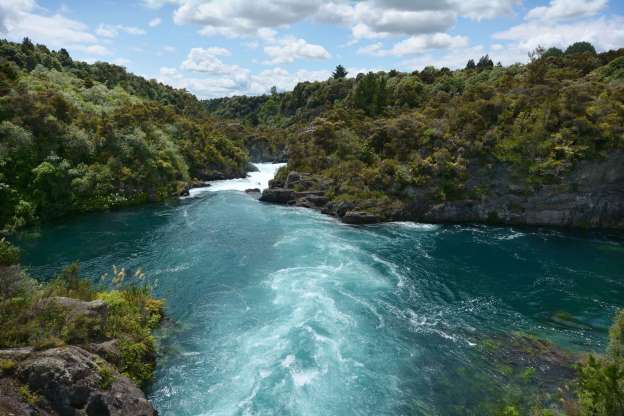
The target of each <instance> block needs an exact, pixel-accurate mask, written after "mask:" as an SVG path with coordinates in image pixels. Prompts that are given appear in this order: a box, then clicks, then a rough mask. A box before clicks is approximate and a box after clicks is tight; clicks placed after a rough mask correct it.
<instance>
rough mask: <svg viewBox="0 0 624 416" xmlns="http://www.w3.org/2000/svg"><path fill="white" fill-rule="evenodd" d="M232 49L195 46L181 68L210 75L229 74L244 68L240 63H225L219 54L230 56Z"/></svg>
mask: <svg viewBox="0 0 624 416" xmlns="http://www.w3.org/2000/svg"><path fill="white" fill-rule="evenodd" d="M229 55H230V51H228V50H227V49H225V48H218V47H211V48H193V49H191V51H190V52H189V54H188V56H187V57H186V60H185V61H184V62H182V65H181V68H182V69H186V70H189V71H193V72H203V73H206V74H210V75H227V74H231V73H235V72H239V71H241V70H243V69H242V68H241V67H239V66H238V65H228V64H224V63H223V62H222V61H221V59H219V56H229Z"/></svg>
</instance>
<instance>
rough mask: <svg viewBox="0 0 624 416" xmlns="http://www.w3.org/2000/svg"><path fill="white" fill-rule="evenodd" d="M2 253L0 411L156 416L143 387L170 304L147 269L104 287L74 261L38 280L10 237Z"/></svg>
mask: <svg viewBox="0 0 624 416" xmlns="http://www.w3.org/2000/svg"><path fill="white" fill-rule="evenodd" d="M0 253H1V254H2V255H1V256H0V414H2V415H11V416H30V415H42V416H48V415H49V416H56V415H74V414H84V415H90V416H95V415H109V416H126V415H136V416H155V415H156V414H157V413H156V411H155V410H154V408H153V407H152V405H151V404H150V403H149V402H148V401H147V399H146V397H145V394H144V393H143V391H141V389H140V388H139V387H140V386H142V387H145V385H147V383H149V382H150V381H151V379H152V377H153V372H154V367H155V365H156V348H155V342H154V338H153V337H152V331H153V330H154V329H155V328H156V327H158V326H159V324H160V322H161V320H162V319H163V316H164V302H162V301H160V300H157V299H155V298H153V297H152V296H151V294H150V289H149V287H148V286H146V285H143V284H142V282H141V279H142V278H143V277H142V274H141V272H140V271H137V272H135V273H133V274H131V273H129V272H126V270H125V269H114V271H113V274H112V275H110V276H108V277H104V276H103V277H102V278H101V280H104V281H105V286H106V288H103V287H98V286H97V285H96V284H95V283H93V280H92V279H91V280H89V279H86V278H84V277H82V276H81V275H80V270H79V266H78V265H77V264H72V265H71V266H68V267H66V268H65V269H64V271H63V272H62V273H59V274H58V275H57V276H56V277H55V278H54V279H52V280H50V281H49V282H47V283H39V282H37V281H36V280H35V279H34V278H32V277H31V276H30V275H29V274H27V273H26V271H25V270H24V269H23V268H22V267H21V266H20V265H19V264H17V261H18V258H17V256H16V255H15V253H16V250H15V249H14V248H11V246H9V245H8V243H7V242H5V241H4V240H0ZM7 253H10V254H11V256H7V255H6V254H7ZM129 280H133V281H132V282H128V281H129Z"/></svg>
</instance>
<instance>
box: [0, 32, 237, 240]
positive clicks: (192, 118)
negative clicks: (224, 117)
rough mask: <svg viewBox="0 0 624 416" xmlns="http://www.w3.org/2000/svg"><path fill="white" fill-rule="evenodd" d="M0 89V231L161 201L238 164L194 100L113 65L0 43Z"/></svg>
mask: <svg viewBox="0 0 624 416" xmlns="http://www.w3.org/2000/svg"><path fill="white" fill-rule="evenodd" d="M0 91H1V93H0V120H2V121H1V122H0V230H1V229H3V228H4V229H5V230H6V231H9V232H10V231H13V230H15V229H17V228H20V227H23V226H24V225H27V224H29V223H33V222H34V221H36V220H49V219H53V218H56V217H60V216H64V215H68V214H72V213H79V212H85V211H92V210H101V209H109V208H115V207H120V206H126V205H130V204H137V203H141V202H144V201H158V200H163V199H166V198H169V197H171V196H174V195H176V194H177V193H178V192H179V191H180V190H181V189H182V188H183V187H184V186H185V184H186V183H187V182H189V181H190V180H191V179H193V178H197V179H202V180H206V179H211V178H223V177H226V178H229V177H238V176H243V175H244V174H245V171H246V168H247V164H248V155H247V153H246V151H245V150H244V149H243V140H244V137H241V135H239V134H238V133H239V132H233V134H229V135H228V134H225V133H224V129H223V125H222V123H221V122H219V121H218V120H215V119H214V118H212V117H210V116H209V115H208V112H207V111H206V110H205V108H204V107H203V105H202V104H201V103H200V102H199V101H198V100H197V99H196V98H195V97H194V96H192V95H191V94H189V93H188V92H186V91H183V90H175V89H173V88H171V87H167V86H165V85H163V84H160V83H158V82H156V81H154V80H150V81H148V80H145V79H143V78H141V77H138V76H135V75H132V74H129V73H127V72H126V70H125V69H123V68H122V67H119V66H115V65H110V64H106V63H101V62H98V63H95V64H91V65H90V64H86V63H84V62H78V61H74V60H72V59H71V57H70V56H69V54H67V52H66V51H64V50H61V51H58V52H54V51H50V50H48V49H47V48H46V47H45V46H42V45H33V44H32V43H31V42H30V41H25V42H23V43H22V44H16V43H11V42H7V41H0Z"/></svg>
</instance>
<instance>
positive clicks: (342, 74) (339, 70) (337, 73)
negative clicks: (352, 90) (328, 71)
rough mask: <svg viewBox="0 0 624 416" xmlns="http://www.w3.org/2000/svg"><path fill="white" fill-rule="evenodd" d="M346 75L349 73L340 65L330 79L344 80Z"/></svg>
mask: <svg viewBox="0 0 624 416" xmlns="http://www.w3.org/2000/svg"><path fill="white" fill-rule="evenodd" d="M347 75H349V73H348V72H347V70H346V69H345V67H344V66H342V65H338V66H337V67H336V70H335V71H334V73H333V74H332V78H333V79H343V78H346V77H347Z"/></svg>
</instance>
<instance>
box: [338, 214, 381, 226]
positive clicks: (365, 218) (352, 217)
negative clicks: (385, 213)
mask: <svg viewBox="0 0 624 416" xmlns="http://www.w3.org/2000/svg"><path fill="white" fill-rule="evenodd" d="M341 220H342V222H344V223H345V224H353V225H363V224H376V223H378V222H380V219H379V217H378V216H376V215H373V214H370V213H368V212H362V211H347V213H346V214H345V215H344V216H342V218H341Z"/></svg>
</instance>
